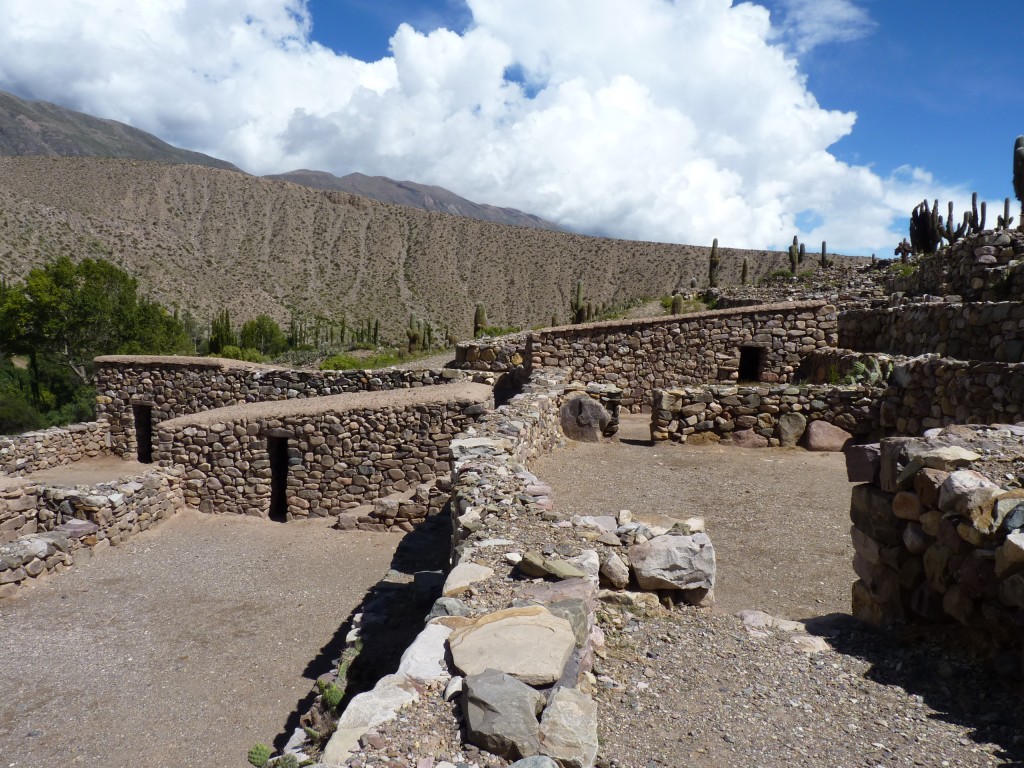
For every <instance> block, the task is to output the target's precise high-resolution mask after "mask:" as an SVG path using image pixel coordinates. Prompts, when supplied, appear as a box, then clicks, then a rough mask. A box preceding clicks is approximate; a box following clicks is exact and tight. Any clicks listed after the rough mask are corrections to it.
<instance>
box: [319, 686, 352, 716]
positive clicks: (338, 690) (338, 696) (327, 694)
mask: <svg viewBox="0 0 1024 768" xmlns="http://www.w3.org/2000/svg"><path fill="white" fill-rule="evenodd" d="M317 687H318V688H319V689H320V696H321V698H322V699H323V702H324V704H325V705H326V707H327V709H328V710H329V711H330V713H331V714H332V715H335V714H337V712H338V705H340V704H341V700H342V699H344V698H345V686H344V684H342V685H338V684H337V683H335V682H333V681H332V682H329V683H328V682H324V681H323V680H319V681H317Z"/></svg>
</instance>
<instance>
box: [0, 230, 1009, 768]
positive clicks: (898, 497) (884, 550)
mask: <svg viewBox="0 0 1024 768" xmlns="http://www.w3.org/2000/svg"><path fill="white" fill-rule="evenodd" d="M1022 257H1024V234H1022V233H1017V232H1006V231H1000V232H993V231H986V232H982V233H980V234H978V235H974V236H970V237H967V238H965V239H964V240H963V241H961V242H959V243H957V244H956V246H954V247H953V248H948V249H945V250H944V251H940V253H939V254H937V255H935V256H932V257H924V258H922V259H921V260H920V261H919V262H918V263H917V265H916V269H915V270H914V271H913V273H912V274H909V275H905V276H902V277H892V276H887V273H885V272H883V271H881V270H877V269H870V268H865V269H864V270H863V273H862V274H861V275H860V277H859V278H858V283H857V286H858V287H857V290H839V289H837V290H835V291H831V290H829V289H827V287H826V288H825V289H823V288H822V287H821V286H814V290H813V291H812V292H808V294H807V295H800V294H799V291H797V292H795V293H794V292H793V291H790V295H788V296H787V298H789V299H791V300H789V301H786V302H783V303H775V304H770V303H767V304H766V303H756V304H751V303H750V302H751V301H762V297H761V296H760V295H755V296H754V297H753V298H748V297H745V295H744V291H743V290H737V291H734V292H732V293H731V294H730V292H729V291H728V290H725V291H722V296H721V301H720V303H721V305H722V306H723V308H721V309H717V310H713V311H708V312H701V313H694V314H689V315H681V316H667V317H659V318H651V319H644V320H630V321H613V322H605V323H593V324H586V325H574V326H566V327H559V328H549V329H543V330H540V331H534V332H529V333H524V334H517V335H515V336H511V337H504V338H501V339H479V340H474V341H472V342H467V343H463V344H460V345H459V347H458V349H457V356H456V360H455V361H454V362H453V364H452V366H451V368H449V369H446V370H443V371H417V372H408V371H391V370H388V371H356V372H353V371H348V372H327V371H316V372H314V371H294V370H287V369H280V368H274V367H270V366H257V365H250V364H244V363H238V362H235V361H225V360H214V359H207V358H203V359H189V358H144V357H111V358H101V359H100V360H98V375H97V385H98V389H99V391H100V396H99V401H98V402H99V408H98V410H99V413H100V419H99V421H98V422H96V423H95V424H89V425H78V426H75V427H72V428H69V429H63V430H47V431H45V432H40V433H30V434H27V435H21V436H17V437H14V438H5V439H2V440H0V467H2V470H3V476H2V477H0V597H8V596H10V595H12V594H15V593H16V591H17V585H18V584H21V583H24V582H26V581H27V580H30V579H33V578H37V577H38V576H39V575H41V574H43V573H53V572H59V571H61V570H63V569H65V568H67V567H70V566H71V565H73V564H75V563H78V562H81V561H82V560H84V559H87V557H88V556H89V554H91V552H92V550H93V549H95V548H97V547H101V546H111V545H117V544H118V543H120V542H121V541H124V540H125V539H126V538H128V537H130V536H131V535H133V534H134V533H137V532H138V531H141V530H144V529H146V528H148V527H150V526H151V525H153V524H155V523H157V522H158V521H159V520H161V519H164V518H166V517H167V516H169V515H172V514H174V512H175V511H176V510H177V509H179V508H181V507H182V506H185V505H188V506H193V507H196V508H198V509H201V510H203V511H205V512H209V513H219V514H223V513H236V514H245V515H253V516H259V517H264V518H268V519H271V520H280V521H287V520H291V519H297V518H301V517H306V516H311V515H312V516H334V517H337V518H338V522H339V527H341V528H346V527H367V528H371V529H388V528H397V529H402V530H409V529H411V528H412V527H413V526H414V525H415V524H416V523H417V522H419V521H421V520H424V519H426V518H427V517H430V516H432V515H436V514H438V513H440V512H442V511H443V512H444V513H446V514H448V515H450V517H451V520H452V558H451V571H450V572H449V573H448V574H447V577H446V579H445V581H444V584H443V586H442V588H441V592H442V594H441V597H440V598H438V599H437V601H436V602H435V603H434V606H433V609H432V610H431V612H430V614H429V616H428V623H427V624H426V626H425V627H424V629H423V631H422V632H421V633H420V635H419V636H418V637H417V639H416V641H415V642H414V643H413V645H412V646H411V647H410V648H409V649H408V650H407V651H406V653H405V655H404V657H403V659H402V662H401V665H400V667H399V669H398V670H397V671H396V672H395V673H394V674H391V675H387V676H385V677H384V678H382V679H381V680H380V681H379V682H378V683H377V685H376V686H375V687H374V688H373V690H371V691H367V692H365V693H362V694H360V695H358V696H356V697H355V698H354V699H353V700H352V701H351V703H350V705H349V706H348V707H347V708H346V710H345V711H344V712H342V713H341V714H340V719H339V720H338V722H337V724H336V728H335V730H334V733H333V735H332V736H331V737H330V738H329V739H328V740H326V741H325V742H324V743H323V744H322V745H321V747H322V748H323V752H322V757H321V760H322V761H323V764H325V765H340V764H343V763H344V762H345V761H346V760H348V759H349V758H350V757H351V756H352V755H353V754H357V753H360V751H361V750H362V751H363V752H365V750H366V749H369V748H370V747H367V746H366V741H365V740H362V737H363V736H364V735H365V734H366V733H367V732H371V731H373V729H375V728H378V727H380V726H381V725H382V724H384V723H386V722H387V721H389V720H390V719H393V718H394V717H395V716H396V713H397V712H398V711H399V710H403V711H405V712H408V713H409V715H408V716H418V715H417V713H420V712H436V711H437V710H436V708H435V709H430V708H429V707H427V708H426V709H423V710H420V709H418V708H419V707H423V706H425V704H426V703H427V702H428V701H429V700H431V699H436V698H438V697H440V698H444V699H449V700H452V701H456V700H457V701H459V702H460V707H461V711H462V714H463V717H464V720H465V723H466V734H467V738H468V739H469V740H470V742H472V743H474V744H476V745H477V746H478V747H480V748H482V749H486V750H489V751H492V752H494V753H496V754H499V755H502V756H503V757H505V758H506V759H508V760H521V761H523V762H522V765H535V766H536V765H559V766H589V765H592V763H593V761H594V758H595V755H596V752H597V739H596V727H597V725H596V724H597V714H596V709H595V705H594V702H593V700H592V698H591V697H590V694H589V682H588V681H589V677H588V675H589V672H590V669H591V666H592V663H593V658H594V654H595V653H596V652H598V651H599V650H600V647H601V644H602V642H603V637H602V634H601V630H600V628H599V627H598V626H597V624H596V622H595V611H596V606H597V604H598V602H599V601H611V602H616V603H618V604H621V605H628V606H630V607H631V609H632V610H637V611H640V610H654V609H656V608H657V605H658V602H659V600H670V601H678V602H686V603H691V604H696V605H702V604H707V603H708V602H709V601H710V600H711V599H713V592H712V590H713V586H714V573H715V559H714V548H713V546H712V545H711V541H710V539H709V538H708V536H707V534H706V533H705V532H704V530H703V527H704V526H703V521H702V520H700V519H699V518H694V519H687V520H675V519H659V520H654V519H643V518H642V516H637V517H636V518H631V517H630V516H628V515H626V516H623V517H620V518H618V519H617V518H612V517H609V518H607V519H605V518H592V519H583V518H580V519H575V520H572V521H564V520H562V519H561V517H560V516H559V514H558V512H557V508H556V507H555V505H554V504H553V503H552V501H551V499H550V496H549V494H550V489H548V488H547V487H546V486H545V485H544V483H543V481H542V479H541V478H537V477H536V476H534V475H533V474H531V473H530V471H529V468H528V467H529V463H530V460H531V459H532V458H533V457H534V456H536V455H539V454H540V453H543V452H547V451H550V450H553V449H555V448H556V447H557V446H559V445H560V444H562V443H563V442H564V441H565V439H566V435H567V433H571V430H572V429H574V428H581V429H582V431H581V432H580V433H579V434H578V435H577V436H578V437H583V436H584V433H585V436H587V437H589V438H591V439H608V436H609V435H611V434H614V427H615V423H616V421H617V415H618V408H619V407H622V408H626V409H628V410H629V411H631V412H634V413H636V412H640V411H646V412H649V413H650V418H651V422H650V423H651V437H652V439H653V440H656V441H671V442H677V443H679V444H681V445H685V444H686V443H694V442H701V441H717V442H722V443H732V444H736V445H744V446H752V447H771V446H780V447H786V446H792V445H803V446H806V447H808V448H810V449H823V450H836V449H845V450H846V454H847V463H848V472H849V477H850V479H851V480H853V481H856V482H858V483H860V484H859V485H857V486H856V487H855V488H854V490H853V492H852V498H851V518H852V521H853V528H852V531H851V535H852V537H853V545H854V549H855V551H856V557H855V560H854V562H853V573H854V575H855V576H856V577H857V580H856V582H855V583H854V584H853V588H852V596H851V610H852V612H853V613H854V615H856V616H858V617H859V618H862V619H864V620H866V621H870V622H875V623H883V622H891V621H907V622H918V621H920V622H952V623H956V624H959V625H962V626H963V627H964V628H965V630H966V631H967V632H968V634H969V635H970V636H973V637H974V638H975V640H976V641H977V643H978V645H979V647H984V648H986V649H988V650H990V651H991V652H992V653H993V654H998V655H999V656H998V658H1000V659H1002V663H1004V664H1005V663H1007V659H1010V660H1012V667H1013V669H1014V670H1019V669H1020V667H1021V631H1020V626H1022V619H1024V491H1022V490H1021V484H1022V481H1024V451H1022V445H1024V427H1022V426H1020V425H1019V423H1018V422H1021V420H1022V419H1024V416H1022V415H1021V414H1022V410H1024V303H1022V302H1021V301H1020V300H1019V297H1020V292H1021V288H1024V285H1022V277H1021V275H1022V270H1021V269H1020V264H1021V263H1022ZM869 270H870V271H869ZM844 279H845V278H844ZM879 286H881V287H879ZM748 292H749V291H748ZM754 293H755V294H756V291H755V292H754ZM883 296H884V297H887V298H885V299H882V298H881V297H883ZM485 384H486V385H488V386H484V385H485ZM496 392H501V393H502V394H501V395H500V396H498V397H497V400H498V401H499V403H500V405H498V406H497V407H495V402H494V399H495V393H496ZM574 401H575V402H574ZM566 403H569V404H570V406H569V407H568V408H566V407H565V405H566ZM567 414H568V415H567ZM566 419H569V421H566ZM570 422H571V423H570ZM100 454H111V455H116V456H123V457H131V458H136V459H138V460H139V461H141V462H143V463H144V464H149V465H151V469H150V470H148V471H147V472H146V473H145V474H143V475H142V476H140V477H139V478H137V479H136V480H134V481H131V482H128V483H121V484H115V485H111V486H109V487H106V486H101V487H97V488H91V489H74V488H62V487H60V486H55V485H53V484H52V483H47V482H42V481H36V480H33V473H36V472H38V471H40V470H42V469H45V468H48V467H52V466H55V465H59V464H61V463H66V462H70V461H74V460H77V459H80V458H87V457H90V456H95V455H100ZM581 542H582V544H581ZM483 584H486V585H487V587H488V588H487V589H478V587H480V586H481V585H483ZM368 620H369V617H361V616H357V617H355V620H354V622H353V624H354V628H353V630H352V632H351V633H350V635H349V637H348V638H347V643H348V645H349V647H350V648H356V647H357V646H358V643H359V640H360V632H361V630H360V627H361V626H362V622H363V621H368ZM535 637H536V638H539V637H544V638H545V640H544V641H543V642H540V641H537V642H535V641H534V640H533V639H532V638H535ZM323 711H324V709H323V705H321V704H319V703H318V704H317V705H316V706H314V709H313V710H311V711H310V712H309V713H306V715H304V722H306V723H307V724H309V723H311V722H314V721H315V722H317V723H320V722H321V721H322V718H323ZM422 716H427V715H425V714H424V715H422ZM309 749H310V745H309V743H308V741H307V737H306V735H305V734H304V732H303V731H302V730H301V729H300V730H298V731H296V734H295V735H294V736H293V738H292V740H291V741H290V742H289V745H288V747H287V749H286V751H289V752H292V753H294V754H296V755H299V756H304V754H305V752H304V750H309Z"/></svg>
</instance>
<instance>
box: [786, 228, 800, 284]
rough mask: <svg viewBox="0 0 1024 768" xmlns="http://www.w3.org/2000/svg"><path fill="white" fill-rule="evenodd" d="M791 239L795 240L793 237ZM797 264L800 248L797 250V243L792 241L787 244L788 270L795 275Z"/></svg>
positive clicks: (798, 264) (798, 263)
mask: <svg viewBox="0 0 1024 768" xmlns="http://www.w3.org/2000/svg"><path fill="white" fill-rule="evenodd" d="M793 239H794V240H796V238H795V237H794V238H793ZM799 266H800V250H799V248H797V245H796V243H795V242H794V243H793V244H792V245H791V246H789V271H790V272H792V273H793V274H794V275H795V274H796V271H797V269H798V268H799Z"/></svg>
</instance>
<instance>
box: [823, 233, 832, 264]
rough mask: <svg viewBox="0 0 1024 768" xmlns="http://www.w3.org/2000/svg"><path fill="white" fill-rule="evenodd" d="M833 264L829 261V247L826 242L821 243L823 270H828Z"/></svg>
mask: <svg viewBox="0 0 1024 768" xmlns="http://www.w3.org/2000/svg"><path fill="white" fill-rule="evenodd" d="M831 264H832V262H831V261H829V260H828V247H827V246H826V245H825V241H824V240H822V241H821V268H822V269H828V268H829V266H831Z"/></svg>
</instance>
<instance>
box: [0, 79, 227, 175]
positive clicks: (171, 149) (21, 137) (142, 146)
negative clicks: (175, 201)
mask: <svg viewBox="0 0 1024 768" xmlns="http://www.w3.org/2000/svg"><path fill="white" fill-rule="evenodd" d="M0 155H9V156H24V155H49V156H54V155H55V156H60V157H123V158H130V159H133V160H154V161H162V162H168V163H195V164H196V165H207V166H209V167H211V168H227V169H229V170H234V171H237V170H238V168H236V167H235V166H233V165H232V164H231V163H228V162H226V161H224V160H218V159H217V158H215V157H210V156H209V155H204V154H202V153H201V152H192V151H191V150H188V149H181V148H180V147H175V146H172V145H170V144H168V143H167V142H165V141H161V140H160V139H158V138H157V137H156V136H154V135H153V134H151V133H146V132H145V131H140V130H139V129H138V128H133V127H132V126H130V125H126V124H124V123H119V122H118V121H117V120H104V119H102V118H99V117H93V116H92V115H87V114H85V113H84V112H75V111H74V110H71V109H65V108H64V107H60V106H58V105H56V104H51V103H49V102H47V101H28V100H27V99H19V98H18V97H17V96H15V95H14V94H13V93H7V92H5V91H0Z"/></svg>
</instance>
